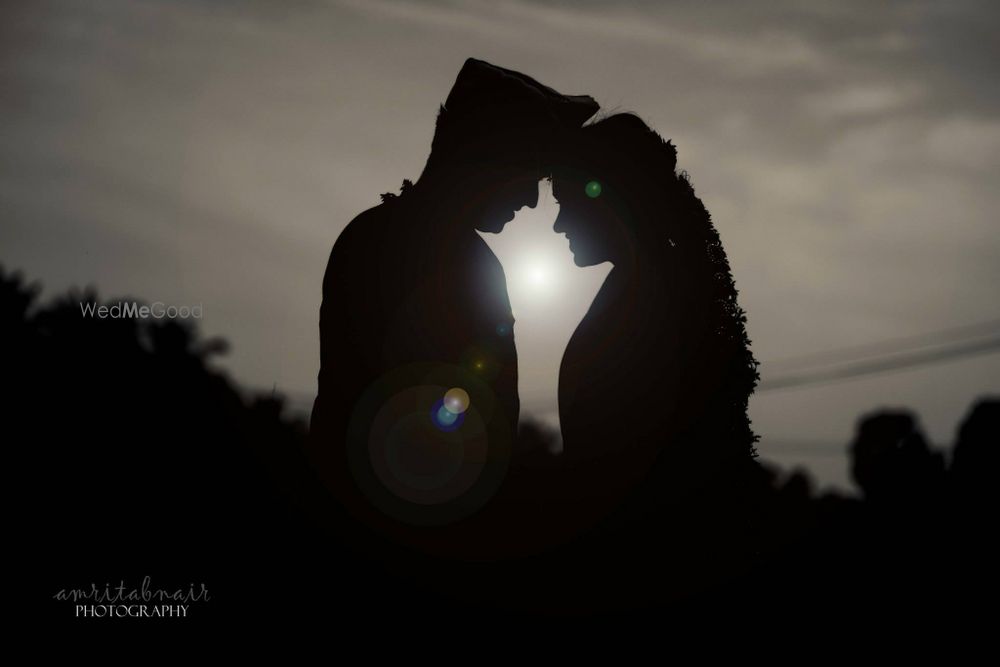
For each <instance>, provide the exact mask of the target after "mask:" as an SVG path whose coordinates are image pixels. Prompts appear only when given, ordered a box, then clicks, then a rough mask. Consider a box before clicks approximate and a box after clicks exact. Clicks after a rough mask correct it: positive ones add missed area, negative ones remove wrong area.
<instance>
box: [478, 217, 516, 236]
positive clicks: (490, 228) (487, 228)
mask: <svg viewBox="0 0 1000 667" xmlns="http://www.w3.org/2000/svg"><path fill="white" fill-rule="evenodd" d="M511 220H513V218H511ZM508 222H510V220H504V221H503V222H498V221H495V220H489V221H484V222H481V223H479V224H478V225H476V229H477V230H478V231H481V232H486V233H488V234H499V233H500V232H502V231H503V228H504V226H505V225H506V224H507V223H508Z"/></svg>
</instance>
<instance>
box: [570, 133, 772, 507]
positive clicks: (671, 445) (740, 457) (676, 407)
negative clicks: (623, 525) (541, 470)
mask: <svg viewBox="0 0 1000 667" xmlns="http://www.w3.org/2000/svg"><path fill="white" fill-rule="evenodd" d="M568 139H569V140H568V141H567V142H566V147H565V148H564V149H563V151H562V152H561V154H560V155H559V157H558V160H557V161H555V163H554V166H553V168H552V189H553V195H554V196H555V198H556V199H557V200H558V201H559V206H560V211H559V216H558V218H557V219H556V222H555V226H554V229H555V231H556V232H560V233H565V234H566V237H567V238H568V240H569V247H570V250H571V251H572V252H573V256H574V261H575V263H576V264H577V265H578V266H590V265H594V264H599V263H602V262H611V263H612V264H613V265H614V268H613V269H612V271H611V272H610V274H609V275H608V277H607V279H606V281H605V283H604V285H603V286H602V288H601V290H600V291H599V293H598V294H597V296H596V298H595V299H594V302H593V304H592V306H591V308H590V310H589V311H588V312H587V314H586V315H585V316H584V318H583V320H582V321H581V322H580V325H579V327H578V328H577V329H576V331H575V333H574V334H573V336H572V338H571V340H570V342H569V345H568V347H567V349H566V353H565V356H564V357H563V361H562V366H561V369H560V376H559V417H560V421H561V426H562V434H563V454H562V458H563V461H562V463H561V468H562V469H563V470H564V471H566V472H567V473H568V474H567V475H566V482H565V483H566V484H567V485H568V487H566V488H567V489H568V493H569V495H570V497H572V498H573V499H574V502H576V503H582V505H580V504H577V511H578V512H583V511H584V510H583V509H582V508H583V507H586V506H587V505H589V506H590V510H589V511H590V512H591V513H592V512H593V511H599V512H601V513H604V512H607V511H609V510H610V509H611V508H615V507H618V506H620V505H622V504H623V503H625V500H626V499H628V498H631V499H632V500H633V501H637V502H633V503H632V505H633V506H634V507H638V508H640V509H639V510H638V511H639V512H640V513H642V514H643V515H644V516H648V515H649V512H650V509H651V507H654V506H662V505H663V504H664V503H666V504H667V505H668V506H673V504H674V503H675V502H677V501H682V502H684V504H685V507H686V508H687V509H686V510H685V512H684V514H685V516H686V517H687V518H693V519H694V520H695V521H697V515H698V514H700V513H701V510H703V509H705V508H707V507H708V506H719V502H722V497H721V496H724V495H725V491H724V490H723V489H725V488H727V487H730V488H731V487H732V480H733V477H732V475H731V473H732V472H733V471H746V470H749V469H751V468H753V467H755V466H754V461H753V458H754V456H755V452H754V442H755V441H756V437H755V436H754V434H753V432H752V430H751V428H750V422H749V419H748V417H747V401H748V398H749V396H750V394H751V393H752V392H753V389H754V387H755V385H756V382H757V377H758V375H757V369H756V367H757V362H756V361H755V360H754V357H753V355H752V353H751V352H750V349H749V341H748V340H747V336H746V330H745V328H744V322H745V317H744V314H743V311H742V309H741V308H740V307H739V305H738V304H737V299H736V294H737V292H736V289H735V286H734V283H733V278H732V275H731V273H730V269H729V263H728V260H727V258H726V254H725V252H724V250H723V248H722V244H721V241H720V239H719V235H718V233H717V232H716V230H715V228H714V227H713V225H712V222H711V219H710V216H709V214H708V211H707V210H706V209H705V207H704V206H703V204H702V202H701V200H700V199H698V197H696V196H695V193H694V190H693V188H692V187H691V184H690V182H689V181H688V179H687V177H686V175H685V174H684V173H683V172H681V173H677V172H676V170H675V169H676V157H677V153H676V150H675V148H674V146H673V145H672V144H671V143H670V142H667V141H664V140H663V139H662V138H661V137H660V136H659V135H658V134H657V133H656V132H654V131H652V130H651V129H650V128H649V127H648V126H647V125H646V124H645V123H644V122H643V121H642V120H640V119H639V118H638V117H637V116H634V115H631V114H618V115H613V116H610V117H608V118H605V119H603V120H601V121H598V122H596V123H594V124H592V125H589V126H587V127H584V128H583V129H581V130H578V131H575V132H574V133H573V134H572V136H570V137H568ZM738 474H740V475H742V474H743V472H740V473H738ZM726 480H728V481H726ZM626 505H627V503H626ZM688 510H693V511H694V514H692V512H691V511H688Z"/></svg>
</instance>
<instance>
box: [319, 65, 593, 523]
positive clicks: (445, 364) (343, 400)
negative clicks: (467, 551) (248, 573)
mask: <svg viewBox="0 0 1000 667" xmlns="http://www.w3.org/2000/svg"><path fill="white" fill-rule="evenodd" d="M597 108H598V105H597V104H596V103H595V102H594V100H593V99H591V98H590V97H586V96H565V95H561V94H560V93H557V92H556V91H554V90H552V89H551V88H548V87H545V86H543V85H541V84H540V83H538V82H537V81H535V80H533V79H531V78H530V77H527V76H525V75H523V74H520V73H517V72H513V71H510V70H506V69H502V68H499V67H495V66H493V65H490V64H488V63H486V62H483V61H480V60H475V59H471V58H470V59H469V60H467V61H466V62H465V64H464V66H463V67H462V70H461V71H460V72H459V75H458V78H457V79H456V81H455V84H454V86H453V88H452V90H451V92H450V93H449V95H448V98H447V100H446V102H445V104H444V106H442V107H441V109H440V111H439V114H438V118H437V125H436V129H435V134H434V139H433V143H432V147H431V154H430V157H429V158H428V160H427V164H426V166H425V168H424V170H423V173H422V174H421V176H420V178H419V180H418V181H417V182H416V183H413V184H410V183H409V182H408V181H407V182H404V184H403V189H402V191H401V193H400V195H398V196H396V195H383V203H382V204H381V205H379V206H377V207H375V208H372V209H370V210H368V211H365V212H364V213H362V214H360V215H359V216H358V217H356V218H355V219H354V220H353V221H352V222H351V223H350V224H349V225H348V226H347V228H346V229H345V230H344V231H343V233H342V234H341V235H340V236H339V237H338V239H337V241H336V243H335V244H334V247H333V250H332V252H331V254H330V259H329V263H328V265H327V269H326V274H325V276H324V280H323V303H322V307H321V309H320V364H321V367H320V372H319V392H318V395H317V397H316V401H315V403H314V406H313V413H312V423H311V437H310V454H311V458H312V460H313V462H314V464H315V465H316V467H317V468H318V470H319V472H320V473H321V476H322V478H323V479H324V481H325V483H326V486H327V487H328V488H329V489H330V490H331V491H332V492H333V493H334V494H335V495H336V496H337V497H338V498H339V500H340V501H341V502H342V503H343V504H345V505H346V506H348V507H349V508H350V510H351V512H352V514H353V515H354V516H355V517H356V518H360V519H362V520H363V521H364V522H366V523H369V524H380V525H381V526H382V528H383V529H386V530H389V531H394V532H397V533H398V532H400V531H403V532H406V531H408V530H409V529H410V528H412V527H413V526H427V525H438V526H441V525H444V524H449V523H453V522H455V521H458V520H460V519H462V518H463V517H467V516H468V515H470V514H471V513H473V512H474V511H475V510H476V509H477V508H479V507H481V506H482V505H483V504H484V503H485V502H486V501H487V500H488V499H489V497H490V496H491V495H492V494H493V493H494V492H495V491H496V489H497V487H498V486H499V483H500V481H501V479H502V478H503V476H504V474H505V469H506V466H507V465H508V463H509V456H510V449H511V444H512V442H513V439H514V437H515V435H516V432H517V422H518V413H519V401H518V395H517V357H516V352H515V348H514V338H513V325H514V318H513V314H512V313H511V308H510V302H509V299H508V296H507V288H506V280H505V278H504V273H503V269H502V268H501V266H500V263H499V261H498V260H497V258H496V256H495V255H494V254H493V253H492V252H491V251H490V249H489V247H488V246H487V245H486V243H485V242H484V241H483V240H482V239H481V238H480V237H479V235H478V234H477V230H479V231H486V232H494V233H495V232H499V231H500V230H501V229H503V226H504V225H505V224H506V223H507V222H509V221H510V220H511V219H513V216H514V213H515V211H517V210H518V209H519V208H521V207H523V206H529V207H533V206H535V205H536V204H537V198H538V181H539V179H540V177H541V167H540V165H541V164H543V155H544V154H545V153H546V152H547V151H549V150H550V149H551V146H550V142H552V141H553V138H554V137H555V136H556V135H557V134H558V132H559V130H560V129H561V128H564V127H579V126H580V125H581V124H582V123H583V122H584V121H585V120H587V118H589V117H590V116H591V115H593V114H594V112H595V111H596V110H597ZM418 532H419V531H418ZM425 532H426V531H425ZM413 537H414V535H413V534H411V535H410V538H413Z"/></svg>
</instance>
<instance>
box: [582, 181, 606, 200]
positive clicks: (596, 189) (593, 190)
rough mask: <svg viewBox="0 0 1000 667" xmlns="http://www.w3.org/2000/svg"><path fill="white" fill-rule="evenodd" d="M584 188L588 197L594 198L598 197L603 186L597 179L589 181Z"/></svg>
mask: <svg viewBox="0 0 1000 667" xmlns="http://www.w3.org/2000/svg"><path fill="white" fill-rule="evenodd" d="M583 190H584V192H586V193H587V196H588V197H590V198H591V199H593V198H594V197H597V196H599V195H600V194H601V190H602V188H601V184H600V183H598V182H597V181H589V182H588V183H587V185H586V186H584V188H583Z"/></svg>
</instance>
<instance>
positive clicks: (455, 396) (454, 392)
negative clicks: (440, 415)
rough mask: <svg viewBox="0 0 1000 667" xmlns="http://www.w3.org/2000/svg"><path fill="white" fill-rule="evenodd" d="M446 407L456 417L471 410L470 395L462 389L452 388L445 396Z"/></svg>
mask: <svg viewBox="0 0 1000 667" xmlns="http://www.w3.org/2000/svg"><path fill="white" fill-rule="evenodd" d="M444 407H445V408H447V409H448V411H449V412H452V413H454V414H456V415H460V414H462V413H463V412H465V411H466V410H468V409H469V393H468V392H467V391H465V390H464V389H462V388H461V387H452V388H451V389H449V390H448V391H446V392H445V394H444Z"/></svg>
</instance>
